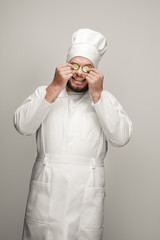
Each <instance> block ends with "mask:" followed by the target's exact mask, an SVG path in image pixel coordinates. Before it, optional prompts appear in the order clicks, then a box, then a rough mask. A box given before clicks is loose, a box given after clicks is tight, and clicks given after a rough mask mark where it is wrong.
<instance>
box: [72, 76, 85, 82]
mask: <svg viewBox="0 0 160 240" xmlns="http://www.w3.org/2000/svg"><path fill="white" fill-rule="evenodd" d="M72 78H73V77H72ZM73 79H74V80H76V81H78V82H83V81H84V80H77V79H75V78H73Z"/></svg>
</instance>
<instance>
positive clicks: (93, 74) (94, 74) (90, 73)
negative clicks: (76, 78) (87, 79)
mask: <svg viewBox="0 0 160 240" xmlns="http://www.w3.org/2000/svg"><path fill="white" fill-rule="evenodd" d="M88 75H92V76H95V77H98V76H99V74H98V73H96V72H93V71H91V72H89V74H88Z"/></svg>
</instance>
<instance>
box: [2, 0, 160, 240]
mask: <svg viewBox="0 0 160 240" xmlns="http://www.w3.org/2000/svg"><path fill="white" fill-rule="evenodd" d="M159 9H160V1H159V0H157V1H156V0H150V1H149V0H146V1H144V0H134V1H130V0H121V1H118V0H115V1H114V0H110V1H109V0H108V1H107V0H103V1H102V0H99V1H94V2H93V1H90V0H87V1H75V0H71V1H57V0H56V1H49V0H45V1H44V0H43V1H42V0H28V1H23V0H21V1H20V0H18V1H11V0H10V1H7V0H4V1H2V0H1V1H0V30H1V31H0V33H1V37H0V58H1V60H0V61H1V63H0V67H1V71H0V79H1V82H0V83H1V91H0V92H1V94H0V98H1V99H0V104H1V119H0V120H1V151H0V153H1V163H0V239H3V240H10V239H11V240H20V239H21V234H22V225H23V218H24V211H25V206H26V198H27V194H28V184H29V179H30V174H31V169H32V165H33V162H34V157H35V153H36V145H35V135H33V136H30V137H24V136H22V135H20V134H19V133H18V132H17V131H16V130H15V129H14V126H13V113H14V112H15V110H16V109H17V108H18V106H19V105H21V103H22V102H23V101H24V100H25V99H26V98H27V97H28V96H29V95H30V94H32V93H33V91H34V90H35V89H36V88H37V87H38V86H41V85H49V84H50V82H51V81H52V79H53V76H54V71H55V67H56V66H57V65H60V64H62V63H64V62H65V59H66V54H67V50H68V47H69V46H70V42H71V35H72V33H73V32H74V31H76V30H77V29H78V28H91V29H93V30H97V31H100V32H101V33H102V34H104V35H105V36H106V38H107V41H108V49H107V52H106V53H105V55H104V57H103V59H102V61H101V63H100V64H99V70H100V71H101V72H103V74H104V75H105V80H104V89H106V90H108V91H110V92H111V93H112V94H113V95H114V96H115V97H116V98H117V99H118V100H119V102H120V103H121V104H122V106H123V107H124V109H125V111H126V112H127V113H128V115H129V117H130V118H131V120H132V122H133V126H134V132H133V136H132V139H131V141H130V142H129V143H128V144H127V145H126V146H124V147H122V148H115V147H112V146H109V151H108V153H107V157H106V159H105V170H106V189H107V198H106V203H105V231H104V240H151V239H152V240H159V239H160V227H159V226H160V208H159V205H160V184H159V183H160V174H159V173H160V170H159V169H160V162H159V161H160V158H159V149H158V147H159V136H160V127H159V120H160V119H159V115H160V114H159V89H160V84H159V78H160V73H159V69H158V67H159V56H160V55H159V53H160V47H159V44H160V33H159V23H160V21H159V20H160V11H159Z"/></svg>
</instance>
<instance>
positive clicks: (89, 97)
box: [59, 88, 92, 100]
mask: <svg viewBox="0 0 160 240" xmlns="http://www.w3.org/2000/svg"><path fill="white" fill-rule="evenodd" d="M59 97H69V94H68V91H67V89H66V88H64V89H63V90H62V92H61V93H60V94H59ZM81 99H91V100H92V97H91V95H90V94H89V90H88V91H86V92H85V93H84V95H83V96H82V98H81Z"/></svg>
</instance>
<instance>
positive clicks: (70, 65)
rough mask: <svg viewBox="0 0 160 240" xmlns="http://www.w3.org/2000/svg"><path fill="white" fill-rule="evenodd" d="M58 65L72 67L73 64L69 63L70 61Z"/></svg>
mask: <svg viewBox="0 0 160 240" xmlns="http://www.w3.org/2000/svg"><path fill="white" fill-rule="evenodd" d="M59 67H61V68H64V67H71V68H74V66H73V64H70V63H64V64H61V65H60V66H59Z"/></svg>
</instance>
